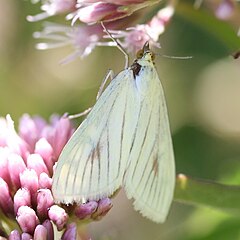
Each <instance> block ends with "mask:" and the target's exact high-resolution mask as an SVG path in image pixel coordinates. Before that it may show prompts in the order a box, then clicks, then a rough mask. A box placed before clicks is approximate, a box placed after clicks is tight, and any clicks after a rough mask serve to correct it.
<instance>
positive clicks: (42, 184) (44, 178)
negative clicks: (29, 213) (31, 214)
mask: <svg viewBox="0 0 240 240" xmlns="http://www.w3.org/2000/svg"><path fill="white" fill-rule="evenodd" d="M39 188H48V189H51V188H52V178H50V177H49V176H48V175H47V174H46V173H45V172H43V173H41V174H40V176H39Z"/></svg>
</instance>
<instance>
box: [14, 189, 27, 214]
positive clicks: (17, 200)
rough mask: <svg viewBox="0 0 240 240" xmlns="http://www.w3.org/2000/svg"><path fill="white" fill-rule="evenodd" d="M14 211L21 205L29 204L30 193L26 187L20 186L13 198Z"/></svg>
mask: <svg viewBox="0 0 240 240" xmlns="http://www.w3.org/2000/svg"><path fill="white" fill-rule="evenodd" d="M13 204H14V212H15V213H17V211H18V209H19V208H20V207H21V206H29V207H30V206H31V194H30V192H29V190H28V189H26V188H20V189H18V190H17V192H16V193H15V195H14V198H13Z"/></svg>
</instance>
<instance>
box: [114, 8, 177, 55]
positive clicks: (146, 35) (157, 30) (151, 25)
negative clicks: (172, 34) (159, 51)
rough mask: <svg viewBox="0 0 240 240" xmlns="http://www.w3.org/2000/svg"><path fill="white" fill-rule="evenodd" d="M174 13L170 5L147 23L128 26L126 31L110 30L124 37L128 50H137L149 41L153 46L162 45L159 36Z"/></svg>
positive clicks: (117, 36)
mask: <svg viewBox="0 0 240 240" xmlns="http://www.w3.org/2000/svg"><path fill="white" fill-rule="evenodd" d="M173 14H174V8H173V7H172V6H171V5H169V6H167V7H165V8H163V9H161V10H159V11H158V13H157V14H156V15H155V16H154V17H153V18H152V19H151V20H150V21H149V22H148V23H147V24H140V25H137V26H135V27H131V28H127V30H126V31H116V30H110V33H112V34H113V36H114V37H115V38H118V39H122V41H121V43H122V45H123V46H124V47H125V48H126V49H127V50H128V52H135V53H136V52H137V51H138V50H139V49H141V48H142V46H143V45H144V44H145V43H146V42H147V41H148V42H149V44H150V45H151V46H155V47H160V44H159V43H158V39H159V36H160V35H161V34H162V33H163V32H164V31H165V28H166V25H167V24H168V23H169V21H170V20H171V17H172V16H173Z"/></svg>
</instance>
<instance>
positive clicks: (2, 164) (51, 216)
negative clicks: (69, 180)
mask: <svg viewBox="0 0 240 240" xmlns="http://www.w3.org/2000/svg"><path fill="white" fill-rule="evenodd" d="M73 131H74V129H73V127H72V125H71V123H70V121H69V120H68V118H66V117H58V116H52V118H51V120H50V124H48V123H47V122H46V121H45V120H43V119H42V118H40V117H34V118H31V117H30V116H29V115H24V116H23V117H22V118H21V119H20V123H19V133H17V132H16V131H15V129H14V123H13V121H12V119H11V117H10V116H9V115H8V116H7V117H6V119H4V118H0V239H5V238H8V239H9V240H11V239H15V240H20V239H24V240H28V239H42V240H45V239H46V240H47V239H48V240H53V239H54V234H56V233H54V227H53V224H54V225H55V226H56V229H57V230H58V231H62V230H63V232H64V233H63V235H62V238H61V239H63V240H64V239H65V240H67V239H78V234H79V233H78V232H77V227H76V223H75V222H74V220H73V219H72V218H71V217H70V215H71V216H74V219H75V220H76V219H79V220H81V219H98V218H100V217H102V216H104V215H105V214H106V213H107V212H108V211H109V210H110V208H111V207H112V203H111V200H110V199H109V198H105V199H102V200H100V201H98V202H95V201H90V202H87V203H85V204H82V205H77V204H74V205H71V206H65V205H61V206H59V205H56V204H55V203H54V198H53V196H52V192H51V186H52V174H53V171H54V165H55V163H56V162H57V160H58V157H59V154H60V152H61V150H62V148H63V147H64V145H65V144H66V142H67V141H68V139H69V138H70V136H71V135H72V133H73ZM6 226H7V227H6ZM9 228H10V229H11V228H12V231H9ZM70 236H71V237H70Z"/></svg>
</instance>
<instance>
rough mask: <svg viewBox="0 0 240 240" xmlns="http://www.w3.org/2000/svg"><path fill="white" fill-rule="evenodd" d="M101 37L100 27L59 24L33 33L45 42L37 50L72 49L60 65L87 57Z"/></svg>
mask: <svg viewBox="0 0 240 240" xmlns="http://www.w3.org/2000/svg"><path fill="white" fill-rule="evenodd" d="M102 35H103V30H102V27H101V26H100V25H95V26H74V27H70V26H64V25H60V24H46V25H45V28H44V30H43V31H42V32H35V33H34V37H35V38H38V39H40V38H43V39H45V40H47V42H45V43H38V44H37V48H38V49H41V50H45V49H50V48H56V47H61V46H65V45H72V46H73V47H74V52H73V53H72V54H70V55H69V56H68V57H66V58H65V59H64V60H62V61H61V62H62V63H68V62H70V61H72V60H74V59H75V58H77V57H81V58H83V57H85V56H88V55H89V54H90V53H91V52H92V51H93V49H94V48H95V47H96V46H98V45H99V41H100V39H101V38H102ZM58 152H59V151H58Z"/></svg>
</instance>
